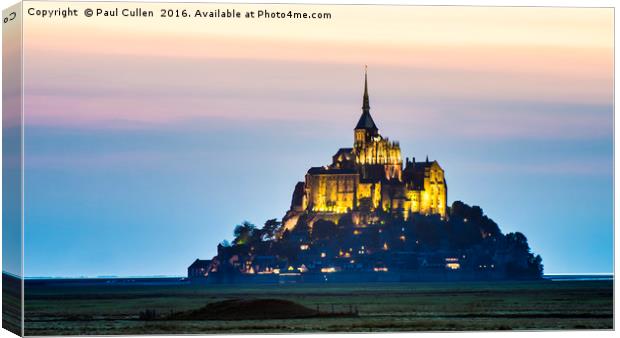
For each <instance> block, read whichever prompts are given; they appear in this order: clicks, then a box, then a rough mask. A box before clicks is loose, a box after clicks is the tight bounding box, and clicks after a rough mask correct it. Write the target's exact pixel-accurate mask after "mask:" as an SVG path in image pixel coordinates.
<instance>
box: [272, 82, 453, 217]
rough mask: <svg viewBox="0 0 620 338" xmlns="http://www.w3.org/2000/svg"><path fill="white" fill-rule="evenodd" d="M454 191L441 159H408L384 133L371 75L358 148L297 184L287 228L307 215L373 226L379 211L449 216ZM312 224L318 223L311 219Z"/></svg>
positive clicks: (311, 171)
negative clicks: (350, 218) (348, 217)
mask: <svg viewBox="0 0 620 338" xmlns="http://www.w3.org/2000/svg"><path fill="white" fill-rule="evenodd" d="M447 196H448V187H447V184H446V180H445V177H444V171H443V169H442V168H441V166H440V165H439V163H437V161H429V160H428V157H427V158H426V160H425V161H422V162H416V161H415V158H413V159H412V160H411V161H410V160H409V159H408V158H407V159H406V160H405V163H404V165H403V160H402V156H401V151H400V145H399V144H398V142H394V141H390V140H389V139H388V138H386V137H383V136H382V135H381V134H380V133H379V128H378V127H377V125H376V124H375V122H374V120H373V118H372V116H371V115H370V100H369V96H368V74H367V72H366V73H365V74H364V96H363V105H362V115H361V117H360V118H359V121H358V122H357V125H356V126H355V129H354V132H353V147H352V148H340V149H339V150H338V151H337V152H336V154H334V156H333V157H332V163H331V164H330V165H326V166H322V167H312V168H310V169H309V170H308V172H307V174H306V177H305V181H304V182H299V183H297V185H296V186H295V190H294V193H293V198H292V203H291V210H289V212H288V213H287V215H286V216H285V217H284V219H283V221H284V228H286V229H291V228H293V227H294V226H295V224H296V222H297V220H298V218H299V216H300V215H301V214H303V213H309V214H312V215H314V217H313V219H314V220H318V219H326V220H331V221H334V222H338V219H339V218H340V216H341V215H342V214H345V213H348V212H352V213H353V214H354V215H355V216H356V217H355V218H354V219H355V221H356V223H367V222H372V217H370V218H369V217H368V216H369V215H372V214H373V213H375V212H377V211H381V212H389V213H392V214H393V215H402V217H403V218H404V219H405V220H406V219H408V218H409V217H410V215H411V214H413V213H420V214H424V215H431V214H436V215H439V216H441V218H445V217H446V204H447ZM311 222H312V221H311Z"/></svg>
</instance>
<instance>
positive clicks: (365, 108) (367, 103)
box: [362, 65, 370, 112]
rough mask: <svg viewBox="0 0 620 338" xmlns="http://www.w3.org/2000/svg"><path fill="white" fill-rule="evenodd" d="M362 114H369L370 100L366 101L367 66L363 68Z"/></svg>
mask: <svg viewBox="0 0 620 338" xmlns="http://www.w3.org/2000/svg"><path fill="white" fill-rule="evenodd" d="M362 111H363V112H370V100H369V99H368V65H366V66H365V67H364V103H363V105H362Z"/></svg>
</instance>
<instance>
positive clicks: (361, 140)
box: [354, 66, 379, 148]
mask: <svg viewBox="0 0 620 338" xmlns="http://www.w3.org/2000/svg"><path fill="white" fill-rule="evenodd" d="M377 135H379V128H377V125H376V124H375V121H373V120H372V116H370V100H369V99H368V66H366V68H365V70H364V98H363V103H362V116H360V119H359V121H358V122H357V125H356V126H355V132H354V140H355V142H354V145H355V148H360V147H363V146H364V144H366V142H367V141H368V140H370V139H371V138H372V137H373V136H377Z"/></svg>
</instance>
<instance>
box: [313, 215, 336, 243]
mask: <svg viewBox="0 0 620 338" xmlns="http://www.w3.org/2000/svg"><path fill="white" fill-rule="evenodd" d="M337 232H338V226H337V225H336V223H334V222H332V221H327V220H324V219H320V220H318V221H316V222H314V225H312V240H313V241H319V240H324V239H330V238H334V237H335V235H336V233H337Z"/></svg>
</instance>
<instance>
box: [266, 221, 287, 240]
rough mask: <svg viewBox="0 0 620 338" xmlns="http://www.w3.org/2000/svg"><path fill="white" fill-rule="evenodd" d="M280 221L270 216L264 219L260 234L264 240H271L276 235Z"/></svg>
mask: <svg viewBox="0 0 620 338" xmlns="http://www.w3.org/2000/svg"><path fill="white" fill-rule="evenodd" d="M281 225H282V222H279V221H278V220H277V219H275V218H272V219H268V220H267V221H265V225H263V228H262V229H261V230H262V235H263V239H265V240H272V239H274V238H275V236H276V232H277V231H278V229H280V226H281Z"/></svg>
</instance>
